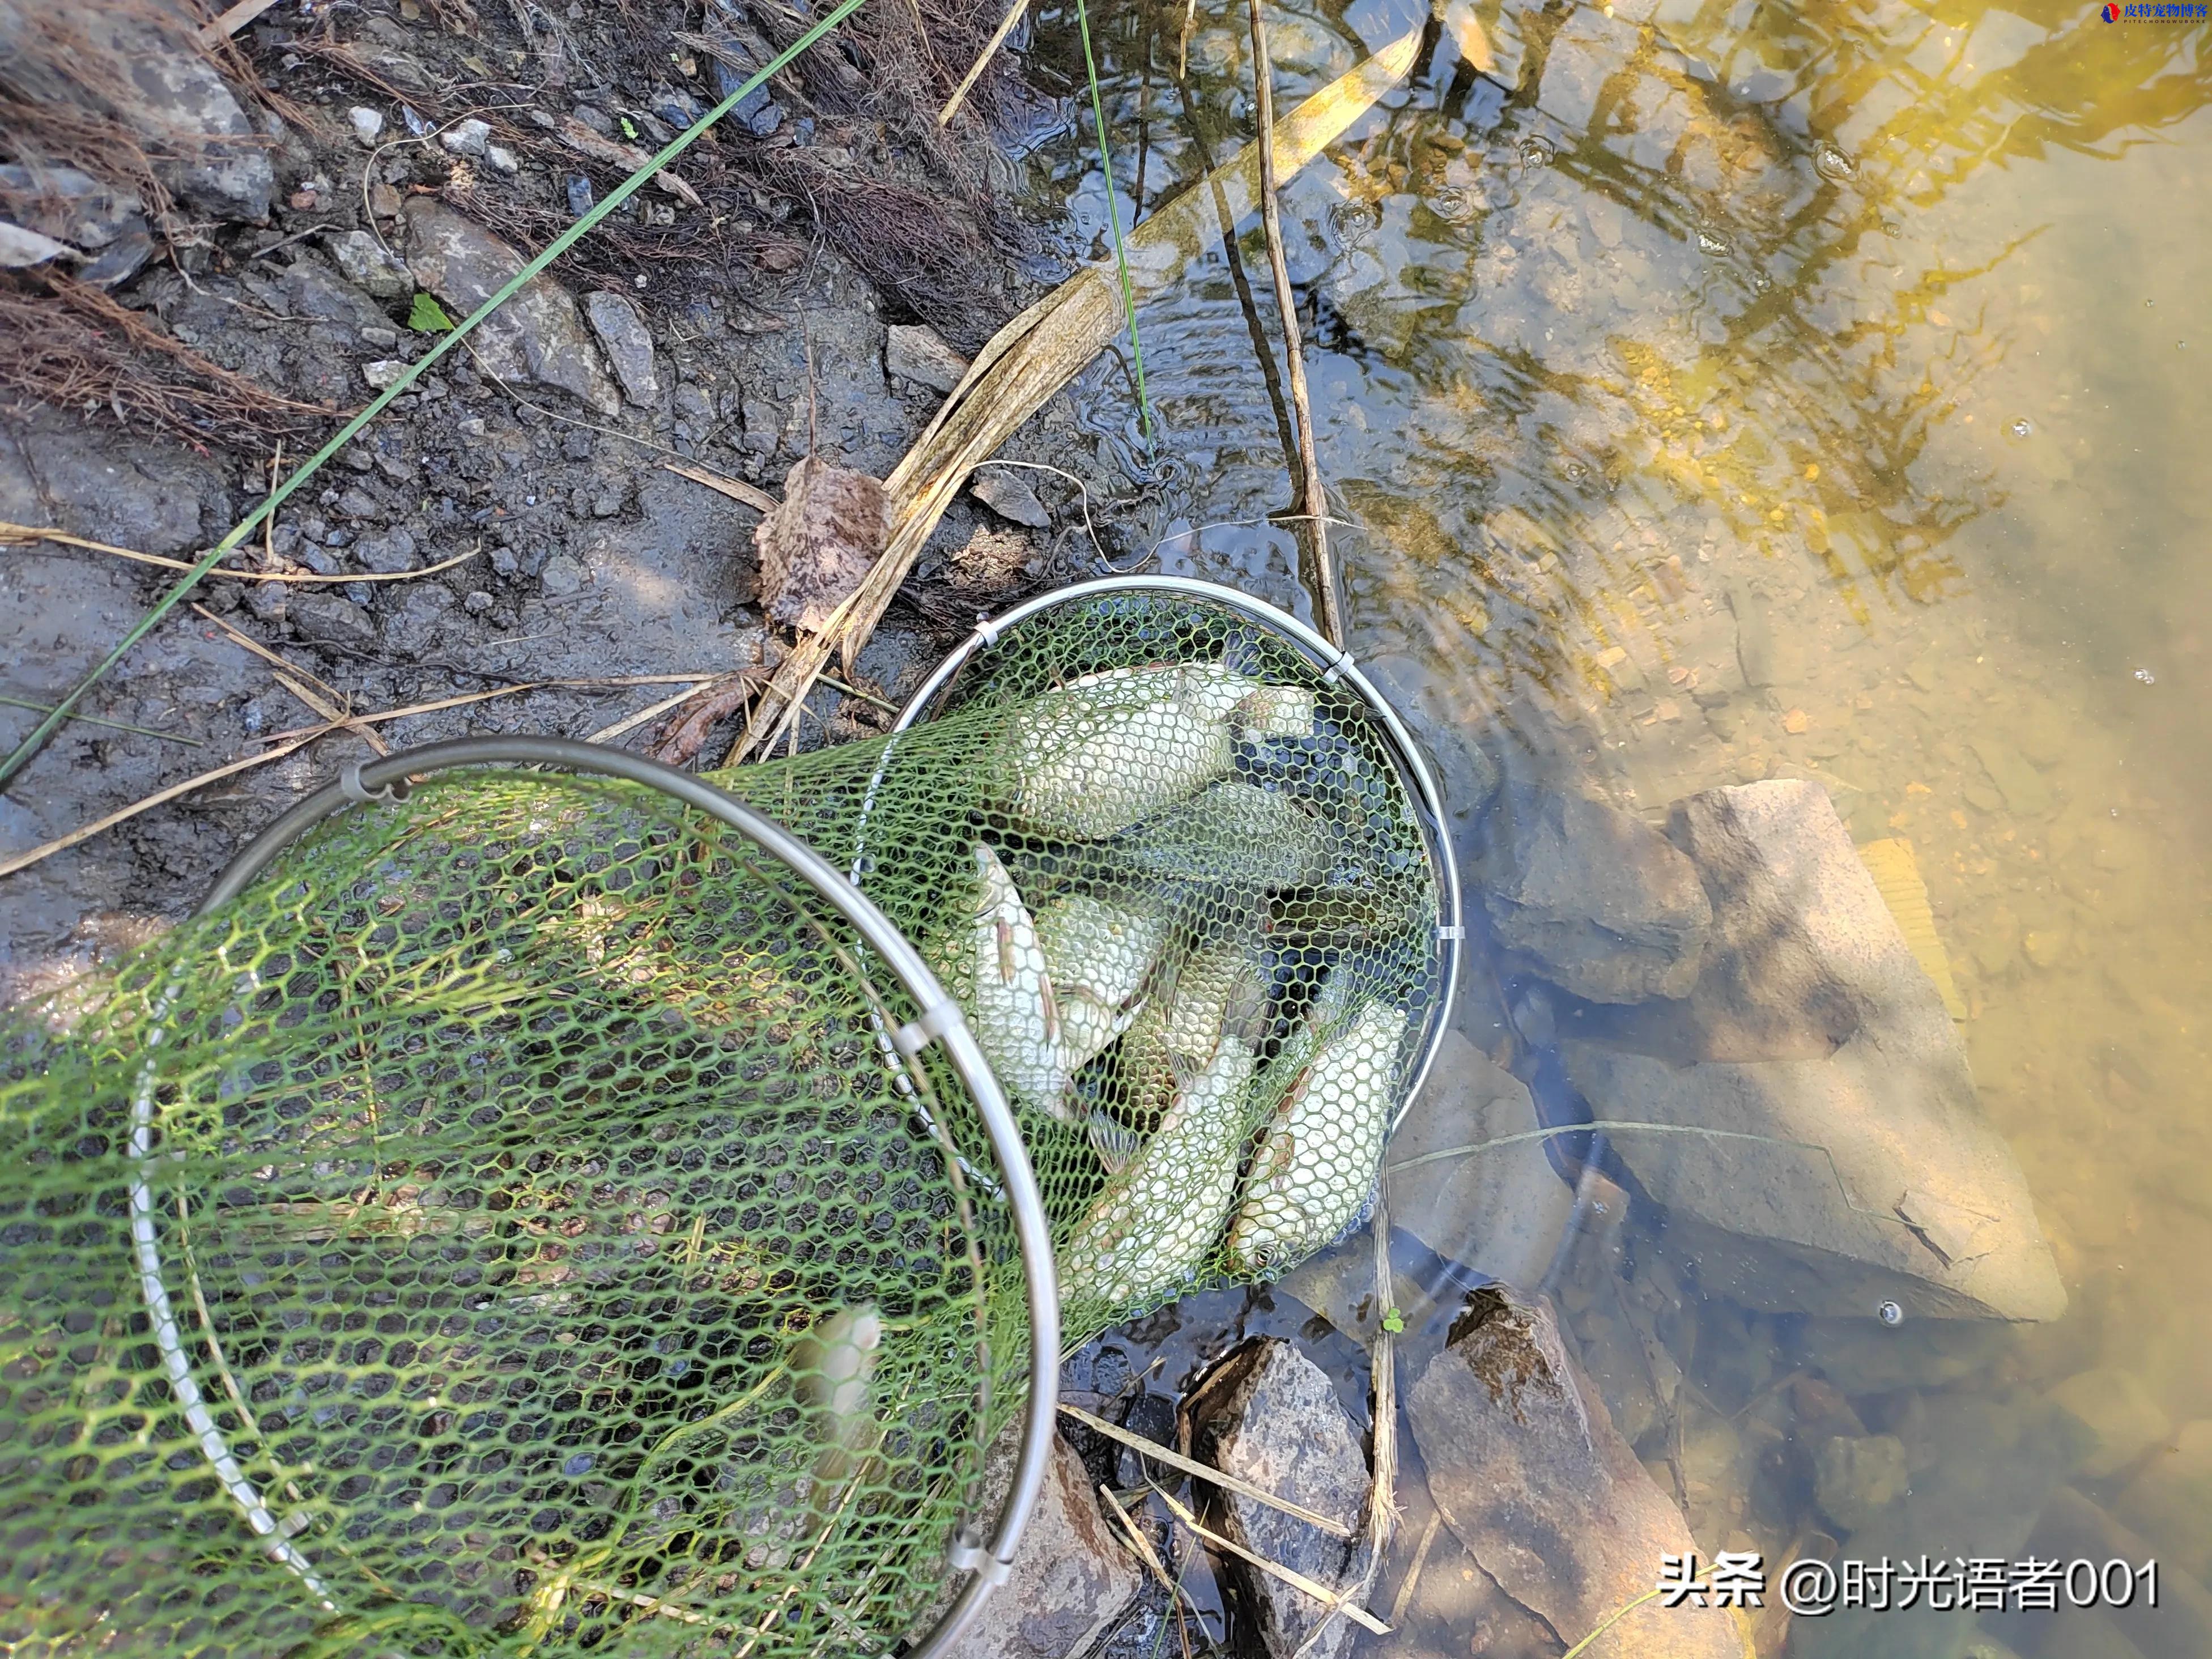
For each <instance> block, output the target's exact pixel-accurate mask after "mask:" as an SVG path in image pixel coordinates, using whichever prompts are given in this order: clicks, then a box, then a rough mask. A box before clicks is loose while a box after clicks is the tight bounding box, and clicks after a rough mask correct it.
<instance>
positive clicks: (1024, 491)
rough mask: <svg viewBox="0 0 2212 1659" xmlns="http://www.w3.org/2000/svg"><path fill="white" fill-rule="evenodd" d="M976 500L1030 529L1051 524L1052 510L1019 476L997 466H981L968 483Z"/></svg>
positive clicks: (1049, 526) (1047, 526)
mask: <svg viewBox="0 0 2212 1659" xmlns="http://www.w3.org/2000/svg"><path fill="white" fill-rule="evenodd" d="M968 488H969V490H970V491H971V492H972V493H973V494H974V495H975V499H976V500H977V501H981V502H982V503H983V505H984V506H986V507H989V508H990V509H991V511H992V512H994V513H997V514H998V515H999V516H1000V518H1002V519H1009V520H1012V521H1013V522H1014V523H1016V524H1018V525H1025V526H1028V527H1029V528H1030V529H1031V530H1049V529H1051V528H1052V513H1051V512H1050V511H1049V510H1048V508H1047V507H1046V506H1045V504H1044V503H1043V502H1042V501H1039V500H1038V499H1037V493H1036V490H1034V489H1030V487H1029V486H1028V485H1027V484H1025V483H1023V482H1022V481H1021V479H1020V477H1018V475H1016V474H1014V473H1012V472H1009V471H1005V470H1004V469H1003V468H998V467H988V466H986V467H982V468H979V469H978V470H977V471H976V473H975V477H974V479H973V480H972V481H970V483H969V485H968Z"/></svg>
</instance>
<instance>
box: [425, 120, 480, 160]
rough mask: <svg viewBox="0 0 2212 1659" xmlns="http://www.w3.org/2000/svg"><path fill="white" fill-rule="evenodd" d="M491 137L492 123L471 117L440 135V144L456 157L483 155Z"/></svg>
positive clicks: (458, 122) (456, 123)
mask: <svg viewBox="0 0 2212 1659" xmlns="http://www.w3.org/2000/svg"><path fill="white" fill-rule="evenodd" d="M490 137H491V123H490V122H489V121H480V120H478V119H477V118H476V117H475V116H473V115H472V116H471V117H470V118H468V119H467V120H465V121H457V122H455V123H454V124H453V125H452V126H450V127H447V129H446V130H445V131H443V132H441V133H440V134H439V135H438V142H439V143H441V144H442V145H444V146H445V148H446V149H448V150H450V151H451V152H452V153H453V154H454V155H483V153H484V149H485V146H486V144H487V143H488V142H489V139H490Z"/></svg>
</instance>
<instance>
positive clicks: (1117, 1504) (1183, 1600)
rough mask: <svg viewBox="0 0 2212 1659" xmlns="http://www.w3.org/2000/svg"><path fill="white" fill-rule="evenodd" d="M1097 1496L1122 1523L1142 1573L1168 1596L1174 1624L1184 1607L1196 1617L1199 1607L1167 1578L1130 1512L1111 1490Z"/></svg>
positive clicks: (1186, 1645)
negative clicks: (1150, 1576) (1141, 1564)
mask: <svg viewBox="0 0 2212 1659" xmlns="http://www.w3.org/2000/svg"><path fill="white" fill-rule="evenodd" d="M1098 1495H1099V1496H1100V1497H1101V1498H1104V1499H1105V1500H1106V1507H1107V1508H1108V1509H1109V1510H1113V1511H1114V1518H1115V1520H1116V1521H1119V1522H1121V1529H1122V1531H1124V1532H1125V1533H1127V1534H1128V1537H1129V1546H1130V1547H1131V1548H1132V1549H1133V1550H1134V1551H1135V1552H1136V1556H1137V1559H1138V1560H1139V1561H1140V1562H1142V1563H1143V1564H1144V1567H1145V1571H1147V1572H1149V1573H1151V1574H1152V1577H1154V1578H1156V1579H1158V1581H1159V1585H1160V1588H1161V1589H1164V1590H1165V1591H1166V1592H1167V1593H1168V1604H1169V1605H1170V1607H1173V1608H1174V1609H1175V1613H1176V1622H1177V1623H1178V1624H1180V1623H1181V1622H1182V1610H1183V1607H1184V1606H1185V1605H1186V1604H1188V1606H1189V1607H1190V1610H1191V1611H1192V1612H1193V1613H1196V1612H1197V1611H1198V1604H1197V1603H1196V1602H1194V1601H1191V1595H1190V1592H1189V1591H1188V1590H1187V1589H1184V1588H1183V1587H1182V1583H1180V1582H1179V1581H1178V1580H1176V1579H1173V1578H1170V1577H1168V1570H1167V1564H1166V1563H1165V1562H1164V1561H1162V1560H1161V1559H1160V1553H1159V1552H1158V1550H1156V1549H1154V1548H1153V1547H1152V1540H1151V1539H1149V1538H1147V1537H1146V1536H1145V1534H1144V1532H1143V1531H1142V1529H1141V1528H1139V1527H1138V1525H1137V1523H1136V1522H1134V1521H1133V1520H1131V1519H1130V1518H1129V1511H1128V1510H1125V1509H1123V1508H1122V1507H1121V1499H1120V1498H1116V1497H1115V1496H1114V1489H1113V1488H1112V1487H1111V1486H1104V1485H1101V1486H1099V1488H1098ZM1182 1650H1183V1651H1184V1652H1185V1653H1188V1652H1189V1651H1190V1637H1189V1635H1188V1633H1186V1634H1185V1635H1184V1637H1183V1638H1182Z"/></svg>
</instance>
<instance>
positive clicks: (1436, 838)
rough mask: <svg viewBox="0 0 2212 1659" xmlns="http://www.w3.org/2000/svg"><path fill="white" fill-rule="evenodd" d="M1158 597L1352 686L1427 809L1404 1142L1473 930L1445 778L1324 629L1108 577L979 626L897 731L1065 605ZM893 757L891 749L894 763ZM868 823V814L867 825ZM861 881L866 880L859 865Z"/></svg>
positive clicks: (1217, 591) (1243, 605)
mask: <svg viewBox="0 0 2212 1659" xmlns="http://www.w3.org/2000/svg"><path fill="white" fill-rule="evenodd" d="M1127 593H1158V594H1163V595H1166V596H1169V597H1171V598H1177V599H1197V600H1200V601H1202V602H1205V603H1206V604H1211V605H1219V606H1221V607H1222V608H1223V609H1225V610H1227V611H1233V612H1234V613H1236V614H1237V616H1238V617H1240V618H1242V619H1243V620H1244V621H1246V622H1249V623H1253V624H1255V626H1258V627H1261V628H1264V629H1268V630H1270V631H1271V632H1273V633H1275V634H1277V635H1280V636H1281V637H1282V638H1283V639H1285V641H1288V642H1289V643H1291V645H1294V646H1296V647H1297V648H1298V650H1299V651H1300V652H1301V653H1304V655H1306V656H1307V657H1309V658H1310V659H1312V661H1313V663H1314V665H1316V667H1318V668H1319V669H1321V670H1322V682H1323V683H1324V684H1339V683H1341V684H1345V685H1346V686H1349V687H1350V688H1351V690H1352V692H1353V693H1354V694H1355V695H1356V696H1358V699H1359V701H1360V702H1362V703H1364V705H1365V706H1366V708H1367V712H1368V713H1369V714H1370V716H1371V717H1372V718H1373V719H1374V720H1375V722H1376V725H1377V726H1378V727H1380V729H1381V731H1382V733H1383V738H1384V746H1385V747H1386V748H1387V749H1388V750H1389V755H1390V759H1391V763H1392V764H1393V765H1395V767H1397V769H1398V770H1399V774H1400V781H1401V783H1403V784H1404V785H1405V786H1406V787H1407V792H1408V793H1409V794H1410V795H1411V797H1412V799H1413V801H1414V802H1415V804H1416V805H1418V806H1419V814H1418V817H1419V830H1420V836H1421V843H1422V847H1423V849H1424V851H1425V853H1426V854H1427V857H1428V860H1429V863H1430V865H1431V867H1432V868H1433V869H1434V870H1435V871H1436V872H1437V896H1438V899H1439V903H1438V907H1437V910H1438V914H1437V927H1436V938H1437V943H1438V944H1439V945H1441V946H1442V947H1443V972H1442V975H1441V978H1442V981H1443V990H1442V993H1441V994H1440V995H1438V996H1437V998H1436V1000H1434V1002H1433V1004H1432V1005H1431V1007H1430V1009H1429V1011H1428V1015H1427V1021H1426V1024H1425V1025H1424V1027H1423V1029H1422V1031H1421V1040H1420V1045H1419V1048H1418V1049H1417V1050H1416V1054H1417V1058H1416V1060H1415V1061H1414V1064H1413V1066H1412V1068H1411V1069H1410V1071H1409V1072H1408V1073H1407V1085H1406V1097H1405V1098H1404V1099H1403V1100H1402V1101H1401V1102H1400V1103H1398V1108H1397V1109H1396V1111H1395V1112H1394V1113H1393V1114H1392V1115H1391V1118H1390V1125H1389V1133H1392V1134H1395V1133H1397V1130H1398V1126H1399V1125H1400V1124H1401V1123H1402V1122H1403V1121H1405V1117H1406V1114H1407V1112H1409V1111H1411V1110H1412V1109H1413V1102H1414V1101H1415V1100H1416V1099H1418V1098H1419V1096H1420V1092H1421V1087H1422V1085H1423V1084H1425V1082H1427V1080H1428V1076H1429V1069H1430V1067H1431V1066H1433V1065H1435V1063H1436V1058H1437V1051H1438V1049H1439V1048H1442V1047H1443V1039H1444V1034H1445V1032H1446V1031H1448V1030H1449V1029H1450V1027H1451V1016H1452V1006H1453V1003H1454V1000H1455V998H1456V997H1457V995H1458V993H1459V976H1460V961H1461V957H1462V953H1463V951H1464V949H1465V945H1466V939H1467V930H1466V927H1465V924H1464V922H1463V921H1462V915H1461V909H1460V881H1459V866H1458V864H1457V862H1456V861H1455V860H1454V859H1453V857H1452V854H1451V841H1450V838H1449V835H1448V834H1447V832H1446V830H1445V828H1444V825H1445V818H1444V810H1443V795H1442V793H1440V792H1439V791H1438V789H1437V781H1436V775H1435V774H1434V772H1433V771H1432V770H1431V768H1430V766H1429V763H1428V761H1427V759H1426V758H1425V757H1424V756H1423V755H1422V753H1421V748H1420V745H1419V744H1418V743H1417V742H1415V741H1414V738H1413V732H1411V731H1410V730H1409V729H1408V728H1407V726H1406V723H1405V722H1404V721H1403V720H1401V719H1400V718H1399V717H1398V712H1397V710H1395V708H1391V706H1390V703H1389V699H1388V698H1386V697H1384V696H1383V694H1382V693H1381V692H1380V691H1379V690H1376V687H1375V684H1374V682H1373V681H1371V680H1370V679H1369V678H1367V677H1366V675H1364V674H1363V673H1361V672H1360V671H1359V669H1358V665H1357V664H1356V663H1355V662H1354V661H1353V659H1352V653H1351V652H1349V651H1346V650H1345V649H1343V648H1341V647H1338V646H1335V645H1332V644H1331V643H1330V642H1329V641H1328V639H1327V638H1326V637H1324V636H1323V635H1322V634H1321V633H1320V632H1319V631H1318V630H1316V629H1313V628H1311V627H1310V626H1308V625H1307V624H1306V623H1303V622H1301V621H1299V620H1298V619H1297V617H1293V616H1291V614H1290V613H1289V612H1288V611H1282V610H1279V609H1277V608H1276V607H1275V606H1273V605H1269V604H1268V603H1267V601H1266V600H1264V599H1254V598H1253V597H1251V595H1249V594H1248V593H1243V592H1238V591H1237V589H1235V588H1233V587H1226V586H1223V585H1221V584H1220V583H1218V582H1209V581H1201V580H1199V579H1198V578H1196V577H1194V576H1102V577H1100V578H1098V579H1097V580H1092V581H1087V582H1076V583H1073V584H1072V585H1070V586H1066V587H1060V588H1054V590H1053V591H1052V592H1048V593H1040V594H1038V595H1037V596H1036V598H1034V599H1024V601H1022V602H1021V603H1020V604H1018V605H1013V606H1012V607H1011V608H1009V609H1008V610H1006V611H1002V612H1000V614H999V615H998V616H996V617H981V618H980V619H979V620H978V621H977V622H976V624H975V629H974V631H973V632H971V633H970V634H969V635H968V637H967V638H966V639H964V640H963V641H961V642H960V643H959V644H958V645H957V646H955V647H953V648H952V650H951V653H949V654H948V655H947V656H946V657H945V660H944V661H942V662H940V663H939V664H938V665H937V666H936V667H935V668H934V669H933V670H931V671H930V672H929V675H928V676H927V678H925V679H924V680H923V681H922V683H921V685H919V686H918V687H916V688H915V692H914V695H913V696H910V697H908V699H907V701H906V706H905V707H904V708H902V709H900V710H899V714H898V718H897V719H896V720H895V721H893V722H892V725H891V731H892V732H893V733H894V734H896V733H898V732H905V731H908V730H909V729H911V728H912V727H914V726H917V725H920V724H921V723H922V722H924V721H926V720H929V719H931V718H933V716H934V715H935V714H937V713H938V712H939V706H940V705H941V704H942V703H943V702H944V699H945V696H946V694H947V693H949V692H950V691H951V689H952V687H953V684H954V683H955V681H956V680H957V678H958V676H959V674H960V671H961V670H962V669H963V668H964V667H966V666H967V665H968V664H969V662H970V661H972V660H973V659H975V657H976V656H977V654H978V653H981V652H984V651H987V650H989V649H990V648H991V647H994V646H995V645H997V644H998V642H999V641H1000V639H1001V638H1002V637H1003V636H1004V635H1006V633H1007V632H1008V630H1010V629H1014V628H1018V627H1019V626H1020V625H1021V624H1022V623H1025V622H1028V621H1029V620H1030V619H1031V618H1032V617H1039V616H1042V615H1043V614H1045V613H1046V612H1048V611H1054V610H1056V609H1058V608H1059V607H1060V606H1062V605H1077V604H1082V603H1085V602H1087V601H1089V600H1092V599H1110V598H1113V597H1115V595H1118V594H1127ZM888 760H889V751H888V750H886V764H888ZM866 816H867V814H866V809H864V810H863V812H862V817H863V820H864V823H865V819H866ZM858 880H859V869H858V866H857V864H856V866H855V869H854V881H855V883H856V884H857V882H858Z"/></svg>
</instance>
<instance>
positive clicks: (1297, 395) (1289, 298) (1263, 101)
mask: <svg viewBox="0 0 2212 1659" xmlns="http://www.w3.org/2000/svg"><path fill="white" fill-rule="evenodd" d="M1252 85H1253V90H1254V92H1255V94H1256V96H1257V100H1258V113H1257V118H1256V125H1257V126H1258V128H1259V132H1258V142H1259V148H1260V222H1261V225H1262V226H1264V227H1265V228H1266V231H1267V264H1268V267H1269V268H1270V269H1271V270H1273V273H1274V277H1275V309H1276V311H1277V312H1278V313H1280V314H1281V317H1282V319H1283V356H1284V357H1285V359H1287V360H1288V362H1289V364H1290V378H1291V407H1292V409H1293V410H1296V411H1297V422H1298V456H1297V459H1298V478H1299V483H1298V510H1299V512H1300V513H1303V514H1304V517H1303V518H1301V519H1300V520H1299V525H1298V541H1299V543H1300V544H1301V545H1303V546H1304V548H1305V550H1306V552H1307V555H1308V557H1309V560H1310V564H1311V567H1312V570H1313V589H1314V609H1315V611H1316V612H1317V613H1318V615H1319V617H1320V620H1321V631H1322V633H1323V634H1324V635H1327V636H1328V641H1329V643H1330V644H1332V645H1334V646H1337V647H1342V646H1343V644H1344V617H1343V616H1342V615H1341V614H1340V609H1339V606H1338V605H1337V598H1336V568H1335V564H1334V562H1333V561H1332V560H1331V559H1330V557H1329V553H1328V495H1327V494H1326V493H1325V492H1324V491H1323V490H1322V483H1321V462H1320V460H1319V459H1317V458H1316V455H1315V453H1314V429H1313V400H1312V399H1311V398H1310V397H1309V396H1308V395H1307V392H1306V350H1305V342H1304V339H1303V338H1302V337H1300V335H1299V332H1298V306H1297V295H1294V294H1292V293H1291V268H1290V265H1289V264H1288V262H1287V261H1286V260H1285V258H1284V257H1283V220H1282V215H1281V213H1280V212H1279V210H1278V209H1277V207H1276V202H1275V197H1276V178H1275V65H1274V60H1273V58H1269V57H1268V56H1267V12H1266V9H1265V7H1264V6H1263V4H1262V0H1252ZM1386 1288H1387V1287H1386Z"/></svg>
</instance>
